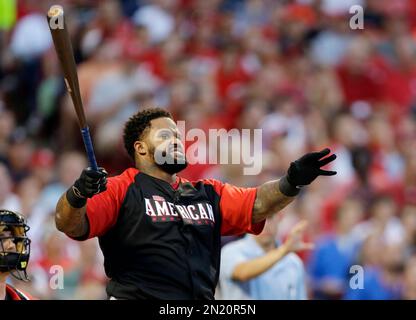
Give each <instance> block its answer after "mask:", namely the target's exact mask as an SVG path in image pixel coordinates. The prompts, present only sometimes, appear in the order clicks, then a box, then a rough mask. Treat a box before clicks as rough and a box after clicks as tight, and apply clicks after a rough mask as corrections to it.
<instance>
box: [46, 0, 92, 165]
mask: <svg viewBox="0 0 416 320" xmlns="http://www.w3.org/2000/svg"><path fill="white" fill-rule="evenodd" d="M47 20H48V25H49V30H50V31H51V35H52V39H53V43H54V46H55V51H56V54H57V55H58V59H59V62H60V64H61V68H62V71H63V74H64V80H65V85H66V88H67V90H68V92H69V94H70V95H71V99H72V103H73V104H74V108H75V111H76V114H77V118H78V123H79V126H80V128H81V134H82V139H83V141H84V145H85V150H86V151H87V157H88V161H89V164H90V167H91V168H92V169H93V170H96V171H97V170H98V165H97V161H96V160H95V154H94V148H93V145H92V140H91V135H90V131H89V128H88V124H87V120H86V118H85V113H84V107H83V105H82V100H81V94H80V91H79V83H78V75H77V69H76V64H75V58H74V53H73V50H72V44H71V40H70V38H69V34H68V29H67V26H66V23H65V15H64V10H63V8H62V7H61V6H59V5H53V6H51V7H50V9H49V11H48V14H47Z"/></svg>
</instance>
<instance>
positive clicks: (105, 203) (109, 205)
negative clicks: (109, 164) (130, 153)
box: [87, 168, 139, 239]
mask: <svg viewBox="0 0 416 320" xmlns="http://www.w3.org/2000/svg"><path fill="white" fill-rule="evenodd" d="M138 173H139V170H138V169H136V168H129V169H126V170H125V171H124V172H123V173H122V174H120V175H118V176H114V177H110V178H108V181H107V190H106V191H104V192H102V193H100V194H97V195H95V196H94V197H92V198H90V199H88V200H87V218H88V221H89V234H88V237H87V239H90V238H93V237H97V236H98V237H99V236H102V235H104V234H105V233H106V232H107V231H108V230H109V229H110V228H111V227H113V226H114V225H115V223H116V222H117V218H118V215H119V212H120V208H121V205H122V204H123V201H124V198H125V196H126V193H127V189H128V188H129V186H130V185H131V184H133V183H134V178H135V177H136V175H137V174H138Z"/></svg>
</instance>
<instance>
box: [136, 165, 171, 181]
mask: <svg viewBox="0 0 416 320" xmlns="http://www.w3.org/2000/svg"><path fill="white" fill-rule="evenodd" d="M137 168H138V169H139V170H140V171H141V172H143V173H145V174H148V175H149V176H152V177H154V178H157V179H160V180H164V181H166V182H168V183H174V182H175V181H176V174H170V173H167V172H165V171H163V170H162V169H160V168H159V167H157V166H154V165H153V166H152V165H146V164H141V165H140V166H138V167H137Z"/></svg>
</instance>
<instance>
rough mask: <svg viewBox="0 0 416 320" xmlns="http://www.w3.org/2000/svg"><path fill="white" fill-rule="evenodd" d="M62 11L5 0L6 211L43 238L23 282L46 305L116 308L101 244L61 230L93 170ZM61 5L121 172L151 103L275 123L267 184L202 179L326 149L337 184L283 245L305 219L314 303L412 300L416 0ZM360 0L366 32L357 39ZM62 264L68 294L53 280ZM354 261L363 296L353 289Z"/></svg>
mask: <svg viewBox="0 0 416 320" xmlns="http://www.w3.org/2000/svg"><path fill="white" fill-rule="evenodd" d="M56 2H57V1H53V3H52V1H46V0H45V1H38V0H19V1H17V0H3V1H1V5H0V207H3V208H5V209H9V210H16V211H19V212H21V213H23V214H24V215H25V216H26V217H27V218H28V221H29V225H30V226H31V230H30V231H29V237H31V239H32V253H31V261H30V267H29V269H28V271H29V274H30V276H31V278H32V281H31V282H30V283H27V284H23V283H18V284H17V286H18V287H20V288H22V289H23V290H26V291H28V292H29V293H31V294H32V295H34V296H37V297H39V298H42V299H103V298H105V290H104V285H105V281H106V278H105V275H104V273H103V267H102V256H101V252H100V250H99V247H98V243H97V241H96V239H93V240H88V241H86V242H82V243H78V242H75V241H73V240H70V239H69V238H67V237H66V236H65V235H63V234H62V233H60V232H58V231H57V230H56V228H55V226H54V220H53V214H54V210H55V205H56V202H57V200H58V197H59V196H60V194H62V192H64V191H65V190H66V189H67V188H68V187H69V186H70V185H71V184H72V183H73V182H74V181H75V180H76V178H77V177H78V176H79V174H80V172H81V170H82V169H83V168H84V167H86V166H87V162H86V158H85V155H84V152H83V144H82V140H81V135H80V134H79V129H78V125H77V120H76V116H75V112H74V110H73V107H72V102H71V100H70V98H69V96H68V95H67V94H66V91H65V85H64V82H63V79H62V75H61V73H60V70H59V63H58V61H57V57H56V54H55V52H54V49H53V45H52V39H51V37H50V33H49V29H48V25H47V22H46V18H45V13H46V12H47V10H48V8H49V6H50V5H51V4H54V3H56ZM58 2H59V3H60V4H61V5H63V6H64V8H65V10H66V16H67V18H66V19H67V20H66V23H67V26H68V28H69V32H70V36H71V39H72V45H73V49H74V52H75V58H76V62H77V64H78V76H79V81H80V86H81V91H82V92H81V95H82V99H83V103H84V107H85V110H86V114H87V118H88V121H89V124H90V129H91V132H92V134H93V141H94V146H95V150H96V154H97V160H98V163H99V164H100V165H101V166H103V167H105V168H106V169H107V171H108V172H109V173H110V175H114V174H118V173H120V172H121V171H122V170H123V169H124V168H126V167H127V166H130V165H132V164H131V162H130V161H129V159H128V156H127V154H126V153H125V151H124V150H123V143H122V129H123V124H124V122H125V121H126V120H127V119H128V117H129V116H130V115H132V114H133V113H135V112H136V111H137V110H138V109H140V108H144V107H149V106H160V107H164V108H167V109H168V110H170V111H171V112H172V113H173V115H174V117H175V118H176V119H177V120H185V121H186V128H187V129H190V128H201V129H203V130H206V131H208V129H210V128H226V129H231V128H245V129H255V128H261V129H263V153H262V161H263V170H262V172H261V174H259V175H256V176H247V175H243V174H242V165H238V164H231V165H214V164H197V165H194V166H190V167H189V168H187V169H186V171H185V172H184V173H183V174H182V176H184V177H186V178H188V179H198V178H202V177H212V178H217V179H220V180H222V181H226V182H230V183H233V184H236V185H239V186H255V185H258V184H260V183H263V182H265V181H267V180H270V179H276V178H277V177H279V176H281V175H283V174H285V171H286V169H287V168H288V166H289V164H290V162H291V161H293V160H294V159H296V158H297V157H299V156H301V155H302V154H303V153H306V152H309V151H311V150H319V149H322V148H323V147H327V146H328V147H330V148H331V150H332V151H333V152H335V153H336V154H337V156H338V159H337V160H336V161H335V162H334V164H333V165H332V167H331V169H333V170H336V171H338V174H337V175H336V176H334V177H331V178H327V179H318V180H317V181H316V182H314V183H313V184H312V185H311V186H310V187H308V188H306V189H305V190H303V191H302V193H301V195H300V196H299V197H298V199H297V200H296V202H294V203H293V204H292V205H290V206H289V207H288V208H287V209H285V210H284V211H283V212H282V214H283V218H282V220H281V221H280V226H279V237H280V238H282V239H284V238H285V235H286V234H287V232H288V231H289V230H290V229H291V227H292V226H293V225H295V224H296V223H297V222H298V221H299V220H301V219H306V220H308V221H309V227H308V230H307V232H306V235H305V238H306V239H307V240H308V241H312V242H315V243H316V248H315V250H313V251H311V252H308V253H307V254H302V255H301V258H302V260H303V261H304V264H305V268H306V270H307V275H308V280H307V285H308V297H309V298H311V299H380V298H381V299H416V251H415V249H416V0H395V1H391V0H292V1H290V0H286V1H284V0H209V1H206V0H149V1H145V0H120V1H116V0H102V1H98V0H62V1H58ZM355 4H358V5H361V6H362V7H363V8H364V28H363V29H351V27H350V19H351V17H352V16H353V14H352V13H350V12H349V10H350V7H351V6H352V5H355ZM231 151H232V150H231ZM224 241H225V240H224ZM227 241H229V239H227ZM115 245H117V244H115ZM56 265H59V266H61V267H62V268H63V270H64V276H63V280H64V289H63V290H60V289H53V286H51V283H52V284H53V283H58V282H59V279H60V278H59V275H60V272H59V271H60V269H59V268H58V269H56V268H54V267H53V266H56ZM354 265H359V266H361V267H362V268H363V270H364V273H363V274H364V280H363V281H364V289H360V290H354V289H353V288H352V287H351V285H350V284H351V279H352V277H354V275H356V272H355V271H354V270H356V269H353V270H352V269H351V266H354ZM219 290H221V288H219Z"/></svg>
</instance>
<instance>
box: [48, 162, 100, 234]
mask: <svg viewBox="0 0 416 320" xmlns="http://www.w3.org/2000/svg"><path fill="white" fill-rule="evenodd" d="M106 185H107V172H106V171H105V170H104V169H103V168H99V170H98V171H95V170H92V169H91V168H87V169H84V170H83V171H82V173H81V176H80V177H79V179H78V180H77V181H75V183H74V185H73V186H71V187H70V188H69V189H68V191H66V192H65V193H64V194H63V195H62V196H61V198H60V199H59V201H58V204H57V206H56V214H55V223H56V227H57V228H58V230H59V231H62V232H64V233H66V234H67V235H68V236H70V237H73V238H79V237H84V236H86V235H87V233H88V220H87V218H86V204H87V198H91V197H93V196H94V195H96V194H98V193H100V192H103V191H105V190H106Z"/></svg>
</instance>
